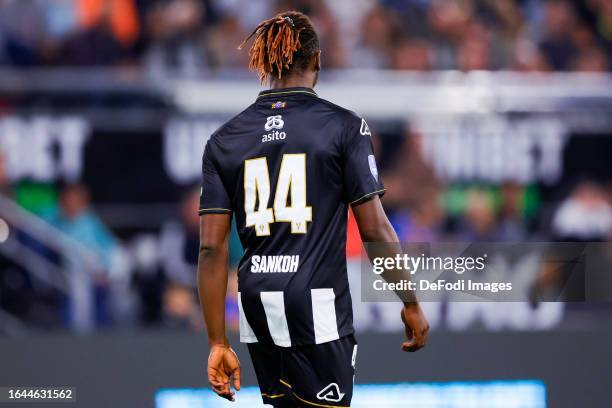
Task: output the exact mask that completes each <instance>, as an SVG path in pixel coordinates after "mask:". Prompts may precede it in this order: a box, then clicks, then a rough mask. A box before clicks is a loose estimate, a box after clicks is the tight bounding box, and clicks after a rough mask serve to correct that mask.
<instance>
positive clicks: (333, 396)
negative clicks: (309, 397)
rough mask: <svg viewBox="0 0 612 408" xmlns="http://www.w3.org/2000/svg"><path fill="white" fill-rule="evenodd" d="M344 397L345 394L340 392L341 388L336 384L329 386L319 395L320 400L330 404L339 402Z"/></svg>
mask: <svg viewBox="0 0 612 408" xmlns="http://www.w3.org/2000/svg"><path fill="white" fill-rule="evenodd" d="M342 397H344V393H342V392H340V387H338V384H336V383H331V384H329V385H328V386H327V387H325V388H323V389H322V390H321V391H319V393H318V394H317V398H318V399H320V400H323V401H329V402H338V401H340V400H341V399H342Z"/></svg>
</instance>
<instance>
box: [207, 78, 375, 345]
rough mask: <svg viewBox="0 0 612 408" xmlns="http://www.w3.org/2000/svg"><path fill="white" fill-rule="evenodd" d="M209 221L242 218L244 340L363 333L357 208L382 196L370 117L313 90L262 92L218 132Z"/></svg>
mask: <svg viewBox="0 0 612 408" xmlns="http://www.w3.org/2000/svg"><path fill="white" fill-rule="evenodd" d="M202 173H203V183H202V197H201V202H200V214H211V213H212V214H215V213H234V214H235V219H236V223H237V228H238V233H239V235H240V240H241V242H242V245H243V247H244V250H245V252H244V255H243V257H242V260H241V261H240V265H239V268H238V291H239V294H238V300H239V306H240V307H239V310H240V338H241V341H243V342H247V343H251V342H268V343H274V344H276V345H278V346H282V347H290V346H294V345H304V344H319V343H325V342H328V341H332V340H336V339H338V338H341V337H343V336H346V335H348V334H351V333H352V332H353V323H352V305H351V297H350V294H349V287H348V280H347V274H346V252H345V251H346V249H345V247H346V222H347V213H348V206H349V205H356V204H359V203H362V202H363V201H365V200H368V199H369V198H371V197H373V196H375V195H382V194H383V193H384V188H383V186H382V183H381V182H380V180H379V177H378V171H377V169H376V161H375V159H374V155H373V152H372V141H371V136H370V130H369V128H368V125H367V124H366V122H365V120H363V119H361V118H360V117H358V116H356V115H355V114H354V113H352V112H350V111H348V110H346V109H343V108H341V107H339V106H336V105H334V104H332V103H330V102H328V101H325V100H323V99H321V98H319V97H318V96H317V94H316V93H315V92H314V91H313V90H312V89H309V88H287V89H272V90H268V91H264V92H261V93H260V94H259V97H258V98H257V100H256V101H255V103H253V104H252V105H251V106H249V107H248V108H247V109H246V110H245V111H243V112H242V113H240V114H239V115H238V116H236V117H234V118H233V119H231V120H230V121H229V122H227V123H226V124H225V125H223V126H222V127H221V128H220V129H219V130H217V131H216V132H215V133H214V134H213V135H212V137H211V138H210V140H209V141H208V143H207V145H206V148H205V151H204V157H203V163H202Z"/></svg>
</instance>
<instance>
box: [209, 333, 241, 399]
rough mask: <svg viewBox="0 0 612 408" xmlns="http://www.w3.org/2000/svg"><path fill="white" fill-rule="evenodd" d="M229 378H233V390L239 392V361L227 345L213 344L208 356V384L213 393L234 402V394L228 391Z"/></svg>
mask: <svg viewBox="0 0 612 408" xmlns="http://www.w3.org/2000/svg"><path fill="white" fill-rule="evenodd" d="M230 377H233V380H234V388H235V389H236V391H239V390H240V361H238V356H237V355H236V353H235V352H234V350H232V348H231V347H230V346H229V345H227V344H215V345H213V346H211V348H210V354H209V355H208V382H209V383H210V385H211V387H212V389H213V391H214V392H216V393H217V395H219V396H220V397H222V398H225V399H228V400H230V401H234V394H235V393H234V392H233V391H232V390H231V389H230Z"/></svg>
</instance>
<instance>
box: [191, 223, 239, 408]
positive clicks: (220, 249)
mask: <svg viewBox="0 0 612 408" xmlns="http://www.w3.org/2000/svg"><path fill="white" fill-rule="evenodd" d="M230 223H231V216H230V215H229V214H204V215H202V216H201V217H200V255H199V259H198V292H199V295H200V305H201V307H202V314H203V315H204V321H205V322H206V329H207V333H208V344H209V346H210V354H209V356H208V370H207V373H208V381H209V383H210V385H211V387H212V389H213V390H214V391H215V392H216V393H217V394H218V395H219V396H221V397H223V398H226V399H228V400H230V401H233V400H234V392H233V391H232V390H231V388H230V379H231V378H232V377H233V385H234V388H235V389H236V390H240V362H239V361H238V357H237V356H236V353H234V351H233V350H232V348H231V347H230V345H229V342H228V340H227V337H226V335H225V296H226V292H227V274H228V271H227V257H228V249H227V237H228V234H229V228H230Z"/></svg>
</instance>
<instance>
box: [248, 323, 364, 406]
mask: <svg viewBox="0 0 612 408" xmlns="http://www.w3.org/2000/svg"><path fill="white" fill-rule="evenodd" d="M248 347H249V353H250V354H251V360H252V361H253V366H254V367H255V374H256V375H257V381H258V382H259V389H260V390H261V396H262V399H263V402H264V404H270V405H273V406H275V407H349V406H350V405H351V398H352V397H353V381H354V378H355V359H356V357H357V342H356V341H355V337H354V336H353V335H352V334H351V335H348V336H345V337H342V338H341V339H338V340H334V341H330V342H327V343H322V344H312V345H305V346H294V347H279V346H276V345H273V344H272V345H266V344H261V343H249V344H248Z"/></svg>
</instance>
